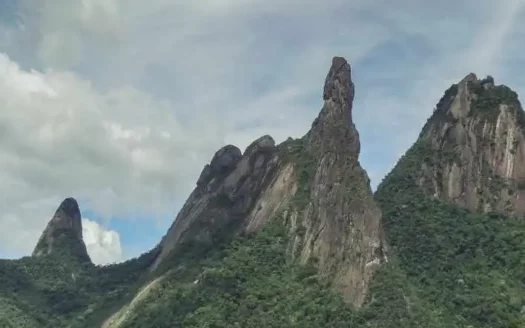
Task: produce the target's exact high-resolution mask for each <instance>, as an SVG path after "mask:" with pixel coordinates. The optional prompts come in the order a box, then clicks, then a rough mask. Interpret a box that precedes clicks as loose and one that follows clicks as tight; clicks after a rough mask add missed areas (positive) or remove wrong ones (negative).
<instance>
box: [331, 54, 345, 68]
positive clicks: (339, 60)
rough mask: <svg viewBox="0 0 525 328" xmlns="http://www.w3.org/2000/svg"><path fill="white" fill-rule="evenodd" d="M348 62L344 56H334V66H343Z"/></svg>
mask: <svg viewBox="0 0 525 328" xmlns="http://www.w3.org/2000/svg"><path fill="white" fill-rule="evenodd" d="M346 63H347V61H346V59H345V58H344V57H338V56H335V57H334V58H332V66H335V67H341V66H343V65H344V64H346Z"/></svg>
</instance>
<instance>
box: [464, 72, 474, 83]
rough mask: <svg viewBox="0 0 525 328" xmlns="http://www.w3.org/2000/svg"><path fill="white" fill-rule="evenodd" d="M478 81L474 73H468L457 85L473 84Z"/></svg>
mask: <svg viewBox="0 0 525 328" xmlns="http://www.w3.org/2000/svg"><path fill="white" fill-rule="evenodd" d="M477 80H478V77H477V76H476V74H474V73H469V74H467V76H465V77H464V78H463V79H462V80H461V81H460V82H459V83H467V82H475V81H477Z"/></svg>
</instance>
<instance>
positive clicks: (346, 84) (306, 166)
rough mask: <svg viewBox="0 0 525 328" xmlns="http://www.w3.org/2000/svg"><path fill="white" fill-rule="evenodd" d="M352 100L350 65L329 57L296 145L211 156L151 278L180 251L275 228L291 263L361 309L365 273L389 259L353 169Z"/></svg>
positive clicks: (366, 187) (374, 209)
mask: <svg viewBox="0 0 525 328" xmlns="http://www.w3.org/2000/svg"><path fill="white" fill-rule="evenodd" d="M353 98H354V85H353V82H352V79H351V70H350V65H349V64H348V63H347V61H346V60H345V59H344V58H342V57H335V58H333V60H332V65H331V68H330V70H329V73H328V75H327V77H326V80H325V85H324V91H323V99H324V106H323V108H322V110H321V112H320V114H319V116H318V117H317V118H316V119H315V121H314V123H313V124H312V128H311V130H310V131H309V132H308V133H307V134H306V135H305V136H304V137H303V138H300V139H295V140H294V139H288V140H287V141H285V142H284V143H282V144H280V145H278V146H276V145H275V141H274V140H273V139H272V138H271V137H270V136H268V135H266V136H262V137H261V138H259V139H257V140H255V141H254V142H253V143H252V144H251V145H249V146H248V147H247V148H246V150H245V151H244V153H242V154H241V151H240V150H239V149H238V148H236V147H235V146H232V145H228V146H225V147H223V148H221V149H220V150H219V151H217V153H216V154H215V155H214V156H213V159H212V160H211V162H210V164H208V165H206V166H205V167H204V169H203V171H202V173H201V175H200V177H199V179H198V182H197V186H196V188H195V189H194V190H193V192H192V193H191V195H190V197H189V198H188V200H187V201H186V203H185V205H184V206H183V208H182V210H181V211H180V213H179V214H178V215H177V217H176V219H175V221H174V223H173V224H172V226H171V227H170V229H169V230H168V232H167V234H166V235H165V237H164V238H163V240H162V242H161V244H160V253H159V255H158V256H157V258H156V260H155V262H154V263H153V265H152V267H151V269H152V270H156V269H157V268H158V267H159V266H160V265H161V264H162V263H163V262H166V261H168V260H167V259H169V258H170V254H173V253H174V252H175V251H176V250H177V249H181V246H182V245H184V244H185V243H188V242H189V243H192V242H195V241H197V242H199V243H200V244H202V243H205V244H206V243H207V244H210V245H215V244H216V243H220V242H221V241H222V240H221V236H224V235H231V234H238V233H252V232H255V231H257V230H258V229H260V228H261V227H263V226H264V224H265V223H266V222H268V221H270V220H283V222H284V223H285V224H286V226H287V228H288V230H289V233H290V240H291V242H290V245H289V253H290V257H291V258H292V259H294V260H296V261H299V262H301V263H307V262H308V263H314V264H315V265H316V266H317V268H318V269H319V273H320V275H321V276H322V277H324V278H327V279H329V280H330V281H332V282H333V286H334V287H335V288H336V289H337V290H339V291H341V292H342V294H343V296H344V298H345V299H346V300H347V301H348V302H350V303H353V304H354V305H356V306H360V305H361V304H362V303H363V301H364V299H365V295H366V292H367V289H368V284H369V282H370V279H371V277H372V274H373V272H374V271H375V270H376V268H377V267H378V265H380V264H381V263H382V262H384V261H386V260H387V257H386V246H385V242H384V237H383V231H382V227H381V211H380V210H379V208H378V206H377V205H376V203H375V202H374V200H373V196H372V191H371V189H370V182H369V179H368V176H367V174H366V172H365V171H364V170H363V169H362V168H361V167H360V165H359V160H358V157H359V149H360V144H359V134H358V132H357V130H356V128H355V126H354V123H353V121H352V103H353Z"/></svg>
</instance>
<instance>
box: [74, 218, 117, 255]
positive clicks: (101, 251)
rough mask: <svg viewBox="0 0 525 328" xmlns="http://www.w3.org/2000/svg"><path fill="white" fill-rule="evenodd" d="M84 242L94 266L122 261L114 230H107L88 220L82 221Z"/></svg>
mask: <svg viewBox="0 0 525 328" xmlns="http://www.w3.org/2000/svg"><path fill="white" fill-rule="evenodd" d="M82 233H83V235H84V242H85V243H86V247H87V250H88V253H89V256H90V257H91V261H92V262H93V263H95V264H102V265H104V264H110V263H115V262H119V261H121V260H122V247H121V245H120V235H119V233H118V232H116V231H114V230H107V229H105V228H104V227H103V226H101V225H100V224H98V223H97V222H95V221H92V220H90V219H86V218H83V219H82Z"/></svg>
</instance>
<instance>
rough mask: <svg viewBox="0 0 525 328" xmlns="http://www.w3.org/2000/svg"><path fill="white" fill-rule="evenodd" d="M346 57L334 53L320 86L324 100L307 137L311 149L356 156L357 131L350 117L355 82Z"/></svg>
mask: <svg viewBox="0 0 525 328" xmlns="http://www.w3.org/2000/svg"><path fill="white" fill-rule="evenodd" d="M351 75H352V74H351V68H350V65H349V64H348V62H347V61H346V59H344V58H342V57H334V58H333V59H332V66H331V67H330V70H329V71H328V74H327V76H326V79H325V84H324V88H323V100H324V102H325V104H324V106H323V108H322V109H321V112H320V113H319V115H318V117H317V118H316V119H315V120H314V122H313V124H312V128H311V129H310V132H309V133H308V136H307V139H308V144H309V148H310V149H311V150H314V151H315V150H318V151H321V152H341V151H344V152H349V153H352V154H353V155H355V156H352V158H354V159H357V156H358V154H359V147H360V143H359V134H358V133H357V130H356V129H355V127H354V123H353V121H352V105H353V100H354V83H353V82H352V76H351Z"/></svg>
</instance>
